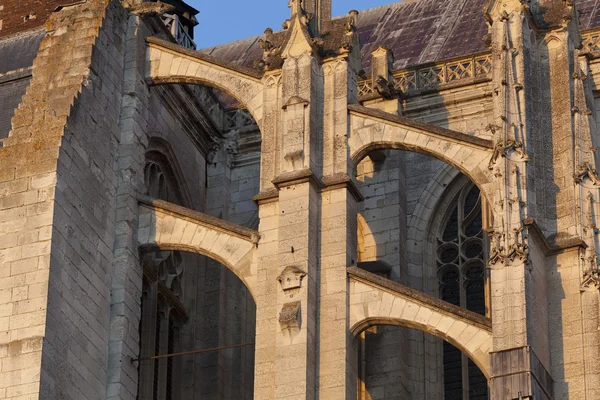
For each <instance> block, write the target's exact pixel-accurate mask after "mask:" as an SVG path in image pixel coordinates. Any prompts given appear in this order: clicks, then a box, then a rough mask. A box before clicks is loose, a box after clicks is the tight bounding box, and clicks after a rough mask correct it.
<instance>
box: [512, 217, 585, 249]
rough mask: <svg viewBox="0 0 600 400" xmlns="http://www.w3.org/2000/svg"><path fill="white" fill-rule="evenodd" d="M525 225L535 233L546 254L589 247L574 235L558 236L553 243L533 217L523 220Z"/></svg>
mask: <svg viewBox="0 0 600 400" xmlns="http://www.w3.org/2000/svg"><path fill="white" fill-rule="evenodd" d="M523 225H525V226H526V227H527V228H529V232H531V233H533V236H534V237H535V238H536V239H537V240H538V241H539V243H540V244H541V247H542V251H543V253H544V255H546V256H552V255H556V254H560V253H564V252H566V251H569V250H578V249H586V248H587V247H588V246H587V244H586V243H585V242H584V241H583V240H581V238H578V237H574V236H569V237H564V238H557V239H556V240H554V243H552V242H551V241H550V240H548V238H547V237H546V235H544V232H543V231H542V229H541V228H540V226H539V225H538V224H537V222H536V221H535V220H534V219H533V218H527V219H526V220H525V221H523Z"/></svg>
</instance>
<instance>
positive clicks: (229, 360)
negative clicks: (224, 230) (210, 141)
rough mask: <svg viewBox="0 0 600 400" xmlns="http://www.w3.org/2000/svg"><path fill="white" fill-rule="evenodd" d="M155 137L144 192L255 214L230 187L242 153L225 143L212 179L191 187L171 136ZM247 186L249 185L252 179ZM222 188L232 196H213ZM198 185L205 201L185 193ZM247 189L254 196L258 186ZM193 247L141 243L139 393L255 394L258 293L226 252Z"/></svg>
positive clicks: (144, 399)
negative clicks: (217, 254)
mask: <svg viewBox="0 0 600 400" xmlns="http://www.w3.org/2000/svg"><path fill="white" fill-rule="evenodd" d="M150 143H151V146H149V149H148V152H147V153H146V164H145V167H144V184H145V190H146V192H145V194H146V196H148V197H150V198H152V199H156V200H163V201H166V202H169V203H173V204H176V205H180V206H183V207H186V208H191V209H193V208H194V204H195V205H196V206H198V204H200V207H204V209H203V211H210V212H211V213H212V214H213V215H215V216H216V217H219V218H227V219H230V220H231V219H234V220H235V219H236V218H237V220H236V221H237V222H241V223H247V222H249V221H250V223H252V217H254V218H257V217H256V215H255V214H252V210H248V211H247V212H245V213H243V212H238V211H237V210H236V209H235V202H236V201H237V202H243V200H242V197H236V198H235V199H234V195H233V193H235V192H237V191H234V190H232V189H233V184H232V183H231V181H232V180H234V179H235V178H234V176H235V174H237V173H239V172H236V165H235V161H236V160H235V156H236V154H233V155H232V154H231V153H230V152H228V151H227V148H225V147H223V146H221V147H220V148H218V149H217V148H215V149H213V151H214V154H212V157H211V158H212V159H211V160H210V162H207V163H206V165H205V167H206V169H207V173H206V176H205V177H202V178H204V179H205V182H206V184H205V185H202V186H203V187H202V186H201V187H200V188H194V187H192V189H191V190H188V188H187V185H186V182H185V180H184V179H182V177H183V176H184V175H183V174H182V173H180V171H178V170H179V163H178V162H177V160H176V158H175V155H174V154H173V153H172V152H169V151H166V150H168V148H169V146H168V144H166V143H159V144H160V145H157V143H158V142H157V141H156V140H151V141H150ZM230 156H231V157H230ZM182 162H183V163H185V162H187V160H183V161H182ZM239 170H241V168H239ZM256 170H258V168H256ZM223 177H227V178H228V179H229V181H224V180H223ZM246 178H247V179H248V180H250V177H246ZM256 180H257V181H258V177H257V178H256ZM215 181H216V183H217V184H215ZM195 184H196V183H193V184H192V186H194V185H195ZM238 186H239V184H238ZM248 186H249V187H248V188H247V190H248V191H251V190H252V188H253V186H252V185H251V184H249V183H248ZM221 189H227V195H228V199H227V201H222V202H220V203H211V202H210V201H209V199H210V198H211V197H212V196H215V192H217V193H219V190H221ZM198 191H202V192H203V193H204V196H206V198H205V199H206V201H204V202H199V201H198V200H197V199H194V201H191V200H190V197H191V196H189V195H187V193H189V192H198ZM232 192H233V193H232ZM246 196H247V197H248V200H249V201H250V202H251V198H252V196H253V194H250V193H248V194H246ZM221 198H223V197H221ZM232 204H233V205H234V206H233V209H232ZM252 206H254V204H252ZM250 214H252V215H250ZM191 250H192V248H186V247H185V246H175V245H173V243H171V245H166V246H143V247H142V254H141V261H142V267H143V268H142V269H143V288H142V299H141V303H142V304H141V305H142V307H141V308H142V318H141V322H140V358H139V368H138V371H139V385H138V397H137V398H138V399H140V400H155V399H172V400H184V399H190V398H195V397H197V396H199V395H201V396H202V397H219V398H226V399H251V398H253V391H254V341H255V325H256V305H255V303H254V299H253V297H252V293H251V291H250V290H249V289H248V288H247V287H246V285H245V284H244V282H242V280H241V279H240V277H238V276H237V275H236V274H235V273H234V272H232V271H231V270H230V268H231V265H229V264H228V263H227V260H224V259H219V258H218V257H215V258H210V257H207V255H210V254H205V255H202V253H201V252H195V253H192V252H191ZM224 265H227V267H226V266H224Z"/></svg>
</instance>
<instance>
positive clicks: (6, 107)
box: [0, 29, 45, 139]
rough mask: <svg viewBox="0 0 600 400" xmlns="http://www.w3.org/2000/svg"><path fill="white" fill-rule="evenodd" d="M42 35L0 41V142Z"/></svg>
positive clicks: (8, 124)
mask: <svg viewBox="0 0 600 400" xmlns="http://www.w3.org/2000/svg"><path fill="white" fill-rule="evenodd" d="M44 34H45V32H44V31H43V30H40V29H38V30H37V31H32V32H28V33H27V34H26V35H19V36H12V37H11V38H9V39H6V40H2V41H0V139H3V138H6V137H7V136H8V132H10V129H11V119H12V117H13V115H14V112H15V109H16V108H17V106H18V105H19V103H20V102H21V98H22V97H23V95H24V94H25V90H26V89H27V86H29V81H30V79H31V71H30V70H29V69H28V67H31V66H32V65H33V59H34V58H35V55H36V54H37V51H38V48H39V46H40V41H41V40H42V38H43V37H44Z"/></svg>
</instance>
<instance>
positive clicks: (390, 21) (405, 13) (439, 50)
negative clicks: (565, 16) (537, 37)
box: [202, 0, 600, 71]
mask: <svg viewBox="0 0 600 400" xmlns="http://www.w3.org/2000/svg"><path fill="white" fill-rule="evenodd" d="M487 1H488V0H407V1H404V2H398V3H393V4H390V5H385V6H381V7H376V8H371V9H368V10H364V11H361V12H360V13H359V15H358V22H357V29H358V33H359V37H360V42H361V46H362V58H363V68H364V69H365V70H366V71H369V70H370V64H371V57H370V53H371V51H373V50H375V48H377V47H378V46H385V47H387V48H389V49H390V50H392V51H393V52H394V56H395V60H396V61H395V63H394V68H395V69H401V68H407V67H411V66H415V65H419V64H424V63H428V62H434V61H438V60H444V59H448V58H453V57H460V56H464V55H467V54H472V53H477V52H480V51H485V50H486V49H487V48H486V47H485V45H484V43H483V40H482V38H483V36H484V35H485V34H487V32H488V28H487V24H486V22H485V19H484V16H483V7H484V6H485V4H486V3H487ZM576 7H577V9H578V10H579V11H580V23H581V28H582V29H584V30H585V29H591V28H595V27H598V26H600V0H579V1H577V0H576ZM260 37H261V36H256V37H253V38H249V39H244V40H240V41H237V42H233V43H229V44H225V45H221V46H216V47H212V48H208V49H204V50H202V51H205V52H207V53H208V54H210V55H212V56H214V57H218V58H221V59H224V60H226V61H230V62H235V63H238V64H240V65H243V66H245V67H252V65H253V63H254V61H256V60H258V59H260V58H261V55H262V50H261V49H260V48H259V46H258V39H259V38H260Z"/></svg>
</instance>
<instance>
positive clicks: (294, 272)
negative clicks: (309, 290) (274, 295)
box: [277, 265, 306, 291]
mask: <svg viewBox="0 0 600 400" xmlns="http://www.w3.org/2000/svg"><path fill="white" fill-rule="evenodd" d="M305 276H306V272H304V271H303V270H302V269H301V268H298V267H296V266H295V265H292V266H289V267H286V268H285V269H284V270H283V272H282V273H281V274H280V275H279V277H278V278H277V280H278V281H279V284H280V285H281V288H282V289H283V291H288V290H291V289H300V288H301V287H302V279H303V278H304V277H305Z"/></svg>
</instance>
